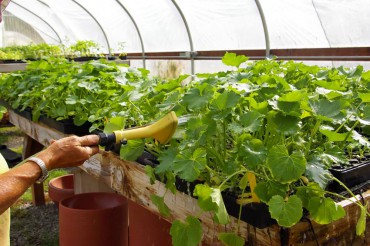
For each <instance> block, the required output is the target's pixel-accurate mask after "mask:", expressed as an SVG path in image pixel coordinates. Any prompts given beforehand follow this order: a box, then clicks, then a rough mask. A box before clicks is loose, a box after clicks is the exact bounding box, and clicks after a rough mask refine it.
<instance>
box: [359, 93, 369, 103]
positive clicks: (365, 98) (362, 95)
mask: <svg viewBox="0 0 370 246" xmlns="http://www.w3.org/2000/svg"><path fill="white" fill-rule="evenodd" d="M358 97H359V98H361V100H362V102H364V103H368V102H370V93H358Z"/></svg>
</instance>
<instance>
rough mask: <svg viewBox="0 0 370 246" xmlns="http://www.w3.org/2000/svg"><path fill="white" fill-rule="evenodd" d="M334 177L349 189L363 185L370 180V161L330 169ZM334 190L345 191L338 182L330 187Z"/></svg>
mask: <svg viewBox="0 0 370 246" xmlns="http://www.w3.org/2000/svg"><path fill="white" fill-rule="evenodd" d="M329 170H330V172H331V173H332V174H333V176H334V177H336V178H337V179H339V180H340V181H341V182H343V183H344V184H345V185H346V186H347V187H353V186H356V185H358V184H361V183H363V182H365V181H367V180H369V178H370V161H367V162H363V163H358V164H353V165H351V166H348V167H346V166H337V167H335V166H334V167H333V168H331V169H329ZM329 188H330V189H332V190H338V191H342V190H344V188H343V187H341V186H340V185H339V184H338V183H337V182H333V183H331V184H330V185H329Z"/></svg>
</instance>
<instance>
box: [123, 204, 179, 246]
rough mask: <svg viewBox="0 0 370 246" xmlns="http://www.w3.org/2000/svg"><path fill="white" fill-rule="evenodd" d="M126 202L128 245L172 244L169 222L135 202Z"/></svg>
mask: <svg viewBox="0 0 370 246" xmlns="http://www.w3.org/2000/svg"><path fill="white" fill-rule="evenodd" d="M128 202H129V221H130V226H129V238H130V246H143V245H144V246H145V245H151V246H172V239H171V235H170V229H171V223H170V222H168V221H166V220H165V219H163V218H162V217H161V216H159V215H158V214H155V213H152V212H151V211H149V210H148V209H146V208H145V207H143V206H141V205H139V204H137V203H135V202H132V201H130V200H128Z"/></svg>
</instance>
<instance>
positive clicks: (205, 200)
mask: <svg viewBox="0 0 370 246" xmlns="http://www.w3.org/2000/svg"><path fill="white" fill-rule="evenodd" d="M194 196H197V197H198V205H199V207H200V208H201V209H202V210H204V211H213V212H214V213H215V220H216V222H217V223H219V224H227V223H229V221H230V219H229V215H228V213H227V211H226V208H225V204H224V201H223V199H222V195H221V190H220V189H218V188H212V187H209V186H207V185H202V184H198V185H197V186H195V190H194Z"/></svg>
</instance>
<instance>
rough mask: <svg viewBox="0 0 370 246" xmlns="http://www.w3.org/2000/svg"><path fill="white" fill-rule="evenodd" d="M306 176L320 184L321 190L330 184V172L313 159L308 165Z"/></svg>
mask: <svg viewBox="0 0 370 246" xmlns="http://www.w3.org/2000/svg"><path fill="white" fill-rule="evenodd" d="M306 175H307V177H308V178H310V179H311V180H313V181H315V182H316V183H318V184H319V185H320V187H321V188H323V189H325V188H326V186H327V184H328V182H329V179H328V178H327V177H328V175H330V171H329V170H328V169H327V168H325V166H324V164H323V163H322V162H320V160H316V159H313V160H310V161H309V162H308V163H307V166H306Z"/></svg>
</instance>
